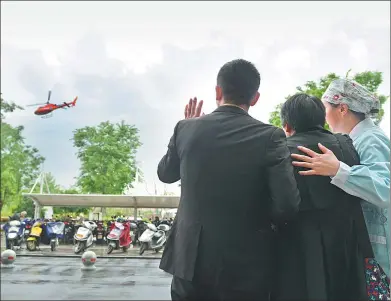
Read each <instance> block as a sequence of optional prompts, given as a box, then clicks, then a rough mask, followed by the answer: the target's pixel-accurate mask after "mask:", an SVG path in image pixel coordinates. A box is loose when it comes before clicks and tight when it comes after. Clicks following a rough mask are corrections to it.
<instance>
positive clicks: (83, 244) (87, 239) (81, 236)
mask: <svg viewBox="0 0 391 301" xmlns="http://www.w3.org/2000/svg"><path fill="white" fill-rule="evenodd" d="M96 227H97V225H96V224H95V223H94V222H92V221H84V222H83V223H82V224H81V225H80V226H79V227H78V229H77V232H76V234H75V236H74V239H75V244H74V245H73V251H74V252H75V254H79V253H81V252H82V251H85V250H87V249H88V248H89V247H91V246H92V244H93V242H94V235H93V234H92V233H93V231H94V230H95V228H96Z"/></svg>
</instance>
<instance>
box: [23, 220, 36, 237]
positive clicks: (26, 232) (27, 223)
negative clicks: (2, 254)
mask: <svg viewBox="0 0 391 301" xmlns="http://www.w3.org/2000/svg"><path fill="white" fill-rule="evenodd" d="M23 222H24V224H25V230H24V240H25V241H26V240H27V238H28V237H29V235H30V232H31V227H32V226H33V225H34V220H32V219H30V218H25V219H24V220H23Z"/></svg>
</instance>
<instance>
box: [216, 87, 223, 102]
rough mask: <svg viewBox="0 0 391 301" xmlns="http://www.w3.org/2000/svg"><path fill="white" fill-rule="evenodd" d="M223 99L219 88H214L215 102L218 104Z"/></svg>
mask: <svg viewBox="0 0 391 301" xmlns="http://www.w3.org/2000/svg"><path fill="white" fill-rule="evenodd" d="M222 99H223V90H222V89H221V87H220V86H216V101H217V102H220V101H222Z"/></svg>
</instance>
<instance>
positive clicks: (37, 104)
mask: <svg viewBox="0 0 391 301" xmlns="http://www.w3.org/2000/svg"><path fill="white" fill-rule="evenodd" d="M43 105H46V103H36V104H33V105H27V106H26V107H36V106H43Z"/></svg>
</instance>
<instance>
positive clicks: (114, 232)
mask: <svg viewBox="0 0 391 301" xmlns="http://www.w3.org/2000/svg"><path fill="white" fill-rule="evenodd" d="M131 243H132V239H131V238H130V222H128V221H123V219H118V220H117V221H116V222H115V223H114V224H112V228H111V231H110V233H109V235H107V254H110V253H111V252H113V250H118V249H120V248H122V251H123V252H126V251H127V250H128V249H129V248H130V244H131Z"/></svg>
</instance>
